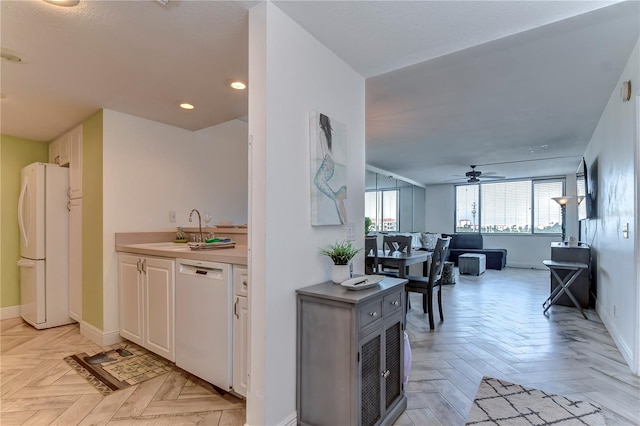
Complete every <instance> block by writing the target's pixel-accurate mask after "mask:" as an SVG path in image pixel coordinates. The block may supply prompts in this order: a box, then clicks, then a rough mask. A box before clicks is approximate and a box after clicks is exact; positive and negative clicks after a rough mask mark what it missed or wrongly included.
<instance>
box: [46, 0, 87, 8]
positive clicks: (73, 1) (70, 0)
mask: <svg viewBox="0 0 640 426" xmlns="http://www.w3.org/2000/svg"><path fill="white" fill-rule="evenodd" d="M44 1H46V2H47V3H51V4H55V5H56V6H65V7H71V6H77V5H78V3H80V0H44Z"/></svg>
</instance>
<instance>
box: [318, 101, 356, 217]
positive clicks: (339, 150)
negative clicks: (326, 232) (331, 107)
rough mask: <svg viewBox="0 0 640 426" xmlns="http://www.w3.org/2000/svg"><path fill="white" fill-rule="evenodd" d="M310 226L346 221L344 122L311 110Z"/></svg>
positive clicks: (345, 134)
mask: <svg viewBox="0 0 640 426" xmlns="http://www.w3.org/2000/svg"><path fill="white" fill-rule="evenodd" d="M309 124H310V132H309V133H310V137H309V139H310V152H311V156H310V157H311V225H343V224H345V223H347V210H346V207H345V200H346V198H347V129H346V126H345V125H344V124H343V123H340V122H338V121H336V120H334V119H333V118H330V117H329V116H327V115H325V114H321V113H319V112H312V113H311V117H310V120H309Z"/></svg>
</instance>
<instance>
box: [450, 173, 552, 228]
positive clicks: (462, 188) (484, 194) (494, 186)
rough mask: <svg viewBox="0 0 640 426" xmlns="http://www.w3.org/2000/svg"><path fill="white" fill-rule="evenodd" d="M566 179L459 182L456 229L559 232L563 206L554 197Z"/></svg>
mask: <svg viewBox="0 0 640 426" xmlns="http://www.w3.org/2000/svg"><path fill="white" fill-rule="evenodd" d="M563 192H564V180H561V179H553V180H520V181H509V182H491V183H481V184H476V185H457V186H456V212H455V213H456V217H455V232H480V233H483V234H558V233H560V232H561V227H562V224H561V221H562V217H561V211H560V206H559V205H558V204H557V203H556V202H555V201H553V200H552V199H551V198H552V197H560V196H562V195H563Z"/></svg>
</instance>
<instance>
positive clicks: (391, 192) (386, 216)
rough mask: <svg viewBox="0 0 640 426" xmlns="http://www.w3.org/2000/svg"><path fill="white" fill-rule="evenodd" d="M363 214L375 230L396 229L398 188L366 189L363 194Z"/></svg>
mask: <svg viewBox="0 0 640 426" xmlns="http://www.w3.org/2000/svg"><path fill="white" fill-rule="evenodd" d="M364 214H365V216H367V217H369V218H370V219H371V223H372V224H373V226H374V227H375V230H376V231H397V230H398V190H397V189H385V190H380V191H367V192H365V194H364Z"/></svg>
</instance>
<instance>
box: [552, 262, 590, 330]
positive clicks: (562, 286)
mask: <svg viewBox="0 0 640 426" xmlns="http://www.w3.org/2000/svg"><path fill="white" fill-rule="evenodd" d="M549 269H550V270H551V273H552V274H553V276H554V277H556V280H558V283H559V285H558V286H557V287H556V288H555V289H554V291H553V292H552V293H551V295H550V296H549V298H548V299H547V300H545V302H544V303H543V304H542V306H543V307H544V306H545V304H546V303H547V302H549V304H548V305H547V306H546V307H545V309H544V311H543V313H546V312H547V311H548V310H549V308H550V307H551V305H553V304H554V302H555V301H556V300H558V298H559V297H560V296H561V295H562V293H566V294H567V296H569V299H571V302H573V304H574V305H575V307H576V308H578V309H580V313H581V314H582V316H583V317H584V319H588V318H587V316H586V315H585V313H584V310H583V309H582V306H581V305H580V303H578V301H577V300H576V298H575V296H574V295H573V293H571V290H570V289H569V287H570V286H571V284H573V282H574V281H575V280H576V279H577V278H578V276H579V275H580V274H581V273H582V269H570V270H569V271H571V273H570V274H569V275H568V276H567V277H565V280H566V282H565V280H563V279H561V278H560V276H559V275H558V273H557V272H556V270H555V268H549Z"/></svg>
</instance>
